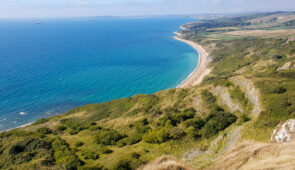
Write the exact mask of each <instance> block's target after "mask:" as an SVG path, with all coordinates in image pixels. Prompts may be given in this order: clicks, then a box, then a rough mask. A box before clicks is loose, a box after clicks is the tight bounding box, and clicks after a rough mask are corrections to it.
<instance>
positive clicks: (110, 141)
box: [95, 129, 125, 145]
mask: <svg viewBox="0 0 295 170" xmlns="http://www.w3.org/2000/svg"><path fill="white" fill-rule="evenodd" d="M124 137H125V136H123V135H121V134H119V133H118V132H117V131H115V130H111V129H102V130H100V131H98V133H97V134H96V136H95V141H96V142H97V143H98V144H103V145H115V144H116V142H118V141H119V140H121V139H123V138H124Z"/></svg>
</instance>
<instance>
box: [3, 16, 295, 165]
mask: <svg viewBox="0 0 295 170" xmlns="http://www.w3.org/2000/svg"><path fill="white" fill-rule="evenodd" d="M294 16H295V13H290V12H288V13H263V14H251V15H245V16H235V17H227V18H221V19H216V20H214V19H211V20H202V21H198V22H193V23H189V24H187V25H184V26H183V28H184V30H183V31H181V32H180V33H181V37H182V38H184V39H187V40H191V41H194V42H197V43H198V44H200V45H202V46H203V47H204V48H205V49H206V51H207V52H208V53H209V54H210V56H211V58H212V59H213V60H212V61H211V62H210V63H209V64H208V68H210V69H211V73H210V75H208V76H206V77H205V79H204V80H203V82H202V83H201V84H199V85H197V86H192V87H187V88H178V89H170V90H165V91H160V92H158V93H156V94H153V95H136V96H133V97H131V98H126V99H118V100H113V101H110V102H106V103H101V104H91V105H86V106H82V107H79V108H76V109H73V110H71V111H70V112H68V113H66V114H64V115H60V116H55V117H50V118H46V119H40V120H38V121H37V122H35V123H34V124H32V125H30V126H27V127H23V128H19V129H15V130H11V131H8V132H3V133H1V134H0V154H1V156H0V168H2V169H10V168H12V169H29V168H31V169H95V168H96V169H120V168H121V169H136V168H139V167H141V168H144V167H142V166H144V165H145V164H147V163H148V162H150V161H152V160H154V159H157V158H158V157H161V156H163V155H171V156H173V157H175V158H177V159H179V160H182V162H183V163H180V165H181V166H183V167H187V168H188V169H189V168H194V169H198V168H206V167H207V168H209V169H210V167H211V168H214V167H216V168H217V169H218V168H224V166H223V165H221V163H220V162H223V161H226V160H229V159H230V158H231V156H232V155H233V154H234V155H238V156H239V155H243V153H249V150H247V148H249V147H250V148H251V146H253V147H255V146H257V147H260V146H267V147H268V146H269V147H270V148H279V147H280V146H276V145H274V146H273V145H272V144H269V142H270V136H271V134H272V132H273V129H274V128H275V127H276V125H277V124H278V123H280V122H281V121H284V120H287V119H290V118H294V117H295V100H294V99H295V80H294V79H295V50H294V49H295V42H294V39H293V37H294V36H295V35H293V32H292V31H291V34H290V32H289V29H294V27H295V22H294V21H295V19H294V18H293V17H294ZM257 30H259V31H257ZM269 30H279V31H276V32H275V34H276V36H265V35H269V34H270V33H269V32H268V31H269ZM236 31H239V32H236ZM286 32H288V33H286ZM245 141H246V144H244V145H243V144H240V145H239V143H241V142H245ZM247 141H252V142H247ZM261 142H264V143H263V144H261ZM232 148H234V149H232ZM251 151H252V150H251ZM262 151H264V150H263V149H262ZM262 151H261V152H258V155H262V156H260V157H264V153H262ZM255 154H256V152H255ZM244 157H247V155H244ZM244 157H243V158H241V159H239V157H237V166H235V167H238V166H240V164H239V162H240V161H243V160H244V159H247V158H244ZM249 157H251V154H249ZM259 159H261V158H259ZM172 160H173V159H172ZM215 160H217V161H216V162H214V161H215ZM175 162H177V161H175ZM184 163H186V164H187V165H188V166H184V165H183V164H184ZM155 164H157V162H156V163H155ZM238 164H239V165H238ZM241 164H242V162H241ZM254 165H255V164H254ZM258 165H263V164H257V166H258ZM290 166H292V165H290ZM235 167H234V166H232V167H228V168H235ZM247 167H253V164H249V165H247ZM282 167H283V166H282ZM254 168H255V167H254ZM270 168H271V167H270Z"/></svg>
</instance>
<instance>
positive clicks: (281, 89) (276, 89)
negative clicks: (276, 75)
mask: <svg viewBox="0 0 295 170" xmlns="http://www.w3.org/2000/svg"><path fill="white" fill-rule="evenodd" d="M286 91H287V89H286V88H285V87H282V86H279V87H274V88H272V89H271V91H270V92H271V93H275V94H282V93H285V92H286Z"/></svg>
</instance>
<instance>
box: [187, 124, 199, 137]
mask: <svg viewBox="0 0 295 170" xmlns="http://www.w3.org/2000/svg"><path fill="white" fill-rule="evenodd" d="M185 133H186V134H187V136H188V137H190V138H194V139H197V138H199V137H201V136H202V135H200V134H199V132H198V131H196V129H195V128H193V127H189V128H187V129H186V130H185Z"/></svg>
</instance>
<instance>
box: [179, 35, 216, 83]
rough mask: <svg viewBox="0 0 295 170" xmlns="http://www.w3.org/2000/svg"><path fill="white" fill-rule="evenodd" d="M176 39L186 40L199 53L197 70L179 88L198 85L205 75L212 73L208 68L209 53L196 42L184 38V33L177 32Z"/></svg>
mask: <svg viewBox="0 0 295 170" xmlns="http://www.w3.org/2000/svg"><path fill="white" fill-rule="evenodd" d="M175 34H176V36H174V39H176V40H178V41H181V42H184V43H186V44H188V45H190V46H192V47H193V48H194V49H195V50H196V51H197V52H198V54H199V62H198V65H197V67H196V68H195V70H194V71H193V72H192V73H191V74H190V75H189V76H188V77H187V78H186V79H185V80H184V81H183V82H182V83H181V84H180V85H179V86H178V87H179V88H186V87H189V86H194V85H198V84H200V83H201V82H202V80H203V79H204V77H205V76H206V75H208V74H210V72H211V70H210V69H209V68H207V63H208V59H209V54H208V53H207V52H206V50H205V49H204V48H203V47H202V46H201V45H199V44H197V43H196V42H193V41H190V40H186V39H184V38H182V34H180V33H178V32H175Z"/></svg>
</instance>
